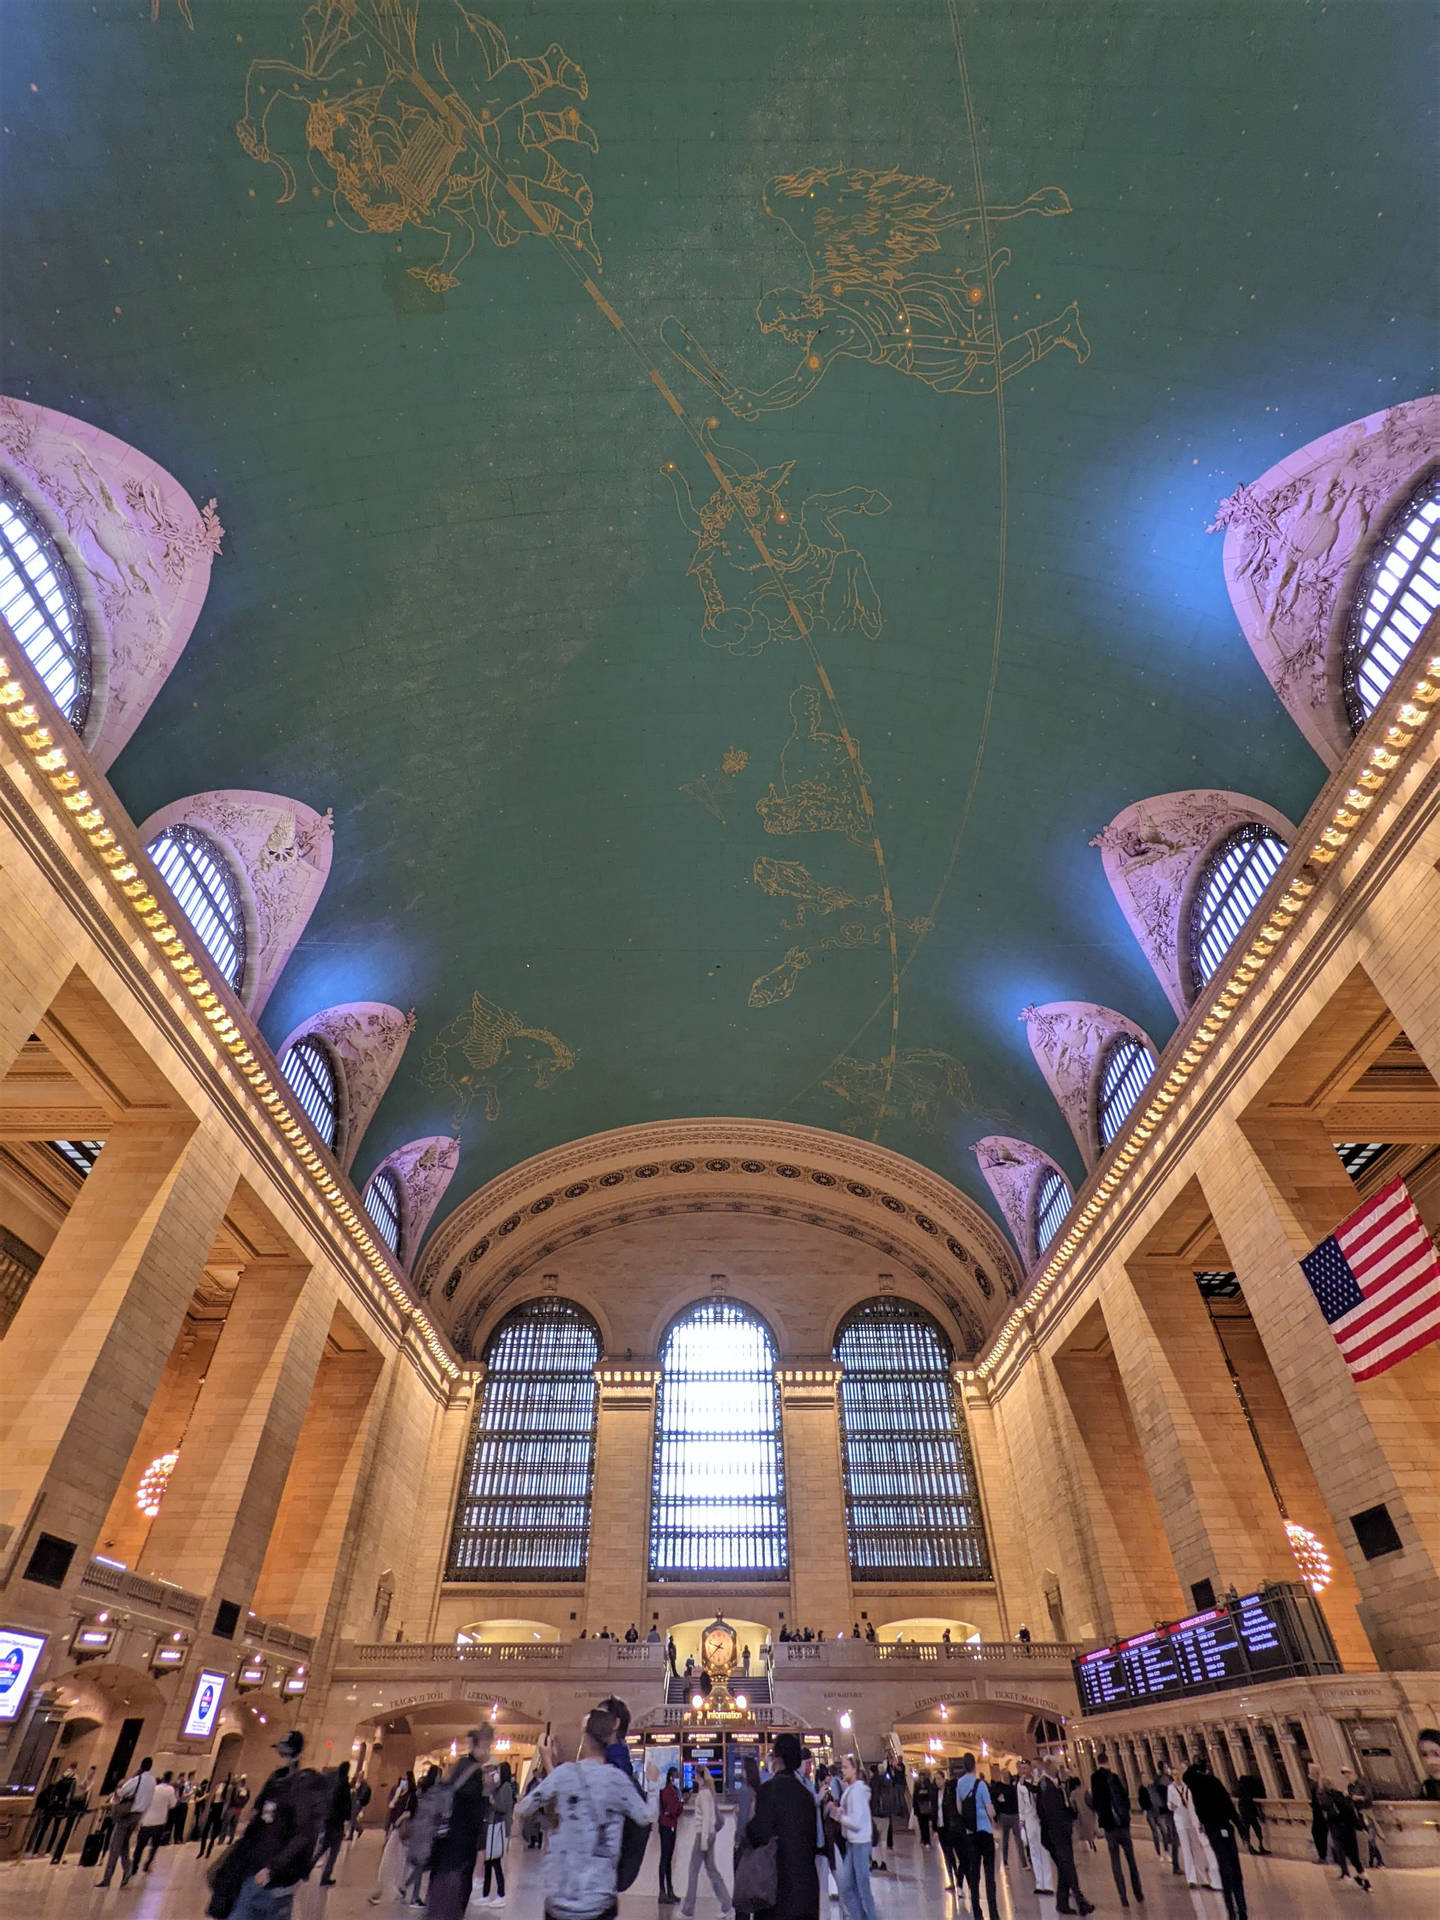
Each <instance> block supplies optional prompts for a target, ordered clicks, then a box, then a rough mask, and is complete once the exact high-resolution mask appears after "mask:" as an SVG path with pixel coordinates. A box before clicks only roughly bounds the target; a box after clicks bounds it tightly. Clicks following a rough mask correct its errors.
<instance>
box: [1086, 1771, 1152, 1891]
mask: <svg viewBox="0 0 1440 1920" xmlns="http://www.w3.org/2000/svg"><path fill="white" fill-rule="evenodd" d="M1090 1804H1091V1806H1092V1807H1093V1808H1094V1809H1095V1818H1096V1819H1097V1820H1098V1821H1099V1822H1100V1831H1101V1832H1102V1833H1103V1834H1104V1836H1105V1845H1106V1848H1107V1849H1108V1851H1109V1854H1110V1871H1111V1873H1113V1874H1114V1876H1115V1891H1116V1892H1117V1893H1118V1894H1119V1896H1120V1904H1121V1906H1122V1907H1128V1906H1129V1904H1130V1902H1129V1901H1128V1900H1127V1899H1126V1897H1125V1877H1124V1874H1123V1872H1122V1871H1121V1858H1120V1856H1121V1855H1122V1854H1123V1855H1124V1856H1125V1858H1126V1859H1127V1860H1128V1861H1129V1862H1130V1885H1131V1887H1132V1888H1133V1889H1134V1893H1135V1898H1136V1900H1137V1901H1138V1902H1140V1903H1142V1904H1143V1902H1144V1899H1145V1892H1144V1889H1143V1888H1142V1887H1141V1885H1140V1869H1139V1868H1138V1867H1137V1866H1136V1864H1135V1847H1134V1844H1133V1842H1132V1841H1131V1839H1130V1789H1129V1788H1128V1787H1127V1786H1126V1784H1125V1782H1124V1780H1122V1779H1121V1777H1120V1775H1119V1774H1118V1773H1116V1772H1115V1771H1114V1770H1113V1769H1112V1768H1110V1767H1106V1766H1099V1767H1096V1769H1095V1771H1094V1772H1093V1773H1092V1774H1091V1776H1090Z"/></svg>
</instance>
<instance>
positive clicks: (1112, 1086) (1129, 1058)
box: [1095, 1033, 1158, 1147]
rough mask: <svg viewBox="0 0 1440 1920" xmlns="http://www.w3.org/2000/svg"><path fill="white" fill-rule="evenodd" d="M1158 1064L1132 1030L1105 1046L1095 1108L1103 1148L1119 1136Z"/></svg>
mask: <svg viewBox="0 0 1440 1920" xmlns="http://www.w3.org/2000/svg"><path fill="white" fill-rule="evenodd" d="M1157 1065H1158V1062H1157V1061H1156V1058H1155V1055H1154V1054H1153V1053H1152V1052H1151V1051H1150V1049H1149V1047H1147V1046H1146V1044H1145V1042H1144V1041H1143V1040H1137V1039H1136V1038H1135V1036H1134V1034H1132V1033H1122V1034H1121V1035H1119V1037H1118V1038H1117V1039H1115V1040H1112V1041H1111V1043H1110V1045H1109V1046H1108V1047H1107V1048H1106V1049H1105V1053H1104V1055H1103V1057H1102V1059H1101V1063H1100V1099H1099V1103H1098V1105H1097V1107H1096V1110H1095V1124H1096V1126H1097V1128H1098V1129H1099V1133H1100V1145H1101V1146H1102V1147H1108V1146H1109V1145H1110V1144H1111V1142H1112V1141H1114V1140H1117V1139H1118V1138H1119V1137H1120V1129H1121V1128H1122V1127H1123V1126H1124V1124H1125V1122H1126V1120H1127V1119H1128V1118H1129V1116H1130V1114H1131V1112H1132V1111H1133V1109H1134V1106H1135V1103H1136V1101H1137V1100H1138V1099H1139V1098H1140V1096H1141V1094H1142V1093H1143V1092H1144V1091H1145V1089H1146V1087H1147V1086H1148V1085H1149V1084H1150V1078H1151V1075H1152V1074H1153V1073H1154V1071H1155V1068H1156V1066H1157Z"/></svg>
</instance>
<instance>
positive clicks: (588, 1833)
mask: <svg viewBox="0 0 1440 1920" xmlns="http://www.w3.org/2000/svg"><path fill="white" fill-rule="evenodd" d="M616 1726H617V1722H616V1719H615V1716H614V1714H613V1713H606V1712H604V1711H603V1710H602V1709H601V1708H599V1707H597V1708H596V1709H595V1710H594V1712H593V1713H590V1714H587V1715H586V1718H585V1723H584V1726H583V1728H582V1730H581V1735H580V1750H579V1753H578V1754H577V1756H576V1758H575V1759H574V1760H565V1761H562V1760H561V1758H560V1754H559V1748H558V1746H557V1745H556V1742H555V1740H554V1739H553V1737H552V1738H550V1739H545V1740H542V1741H541V1742H540V1745H539V1748H538V1749H537V1756H538V1758H539V1760H540V1762H541V1764H542V1765H543V1766H544V1768H545V1769H546V1771H545V1774H544V1777H543V1778H541V1779H539V1780H536V1781H534V1782H532V1784H531V1786H530V1788H529V1790H528V1791H527V1793H526V1795H525V1798H524V1800H523V1801H522V1802H521V1806H522V1809H523V1810H524V1811H526V1812H530V1811H532V1810H533V1811H535V1812H537V1813H543V1812H547V1811H548V1812H553V1814H554V1816H555V1827H554V1830H553V1831H552V1832H551V1834H550V1838H549V1842H548V1844H547V1846H546V1849H545V1867H544V1885H545V1920H615V1916H616V1914H617V1913H618V1912H619V1910H620V1909H619V1903H618V1900H617V1898H616V1891H615V1889H616V1878H617V1875H618V1872H619V1867H620V1846H621V1839H622V1836H623V1832H624V1827H625V1822H626V1821H627V1820H633V1821H635V1822H637V1823H638V1824H639V1825H641V1826H646V1827H648V1826H649V1825H650V1823H651V1820H652V1819H653V1818H654V1816H653V1815H652V1813H651V1811H650V1808H649V1805H648V1804H647V1802H646V1800H645V1796H644V1795H643V1794H642V1793H641V1792H640V1789H639V1788H638V1787H637V1786H636V1785H635V1782H634V1781H633V1780H631V1779H630V1778H629V1777H628V1776H627V1775H626V1774H624V1773H622V1772H621V1771H620V1769H619V1768H618V1767H611V1766H607V1765H606V1763H605V1754H606V1751H607V1750H608V1748H609V1747H611V1746H612V1745H613V1744H614V1741H615V1733H616Z"/></svg>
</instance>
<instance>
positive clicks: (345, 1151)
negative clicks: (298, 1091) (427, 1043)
mask: <svg viewBox="0 0 1440 1920" xmlns="http://www.w3.org/2000/svg"><path fill="white" fill-rule="evenodd" d="M414 1031H415V1015H414V1013H413V1012H410V1013H402V1012H401V1011H400V1009H399V1007H387V1006H385V1005H384V1004H383V1002H381V1001H378V1000H351V1001H348V1002H347V1003H346V1004H345V1005H343V1006H339V1007H325V1008H324V1009H323V1010H322V1011H321V1012H319V1013H316V1014H312V1015H311V1016H310V1018H309V1019H308V1020H302V1021H301V1022H300V1024H299V1026H297V1027H296V1029H295V1031H294V1032H293V1033H291V1034H287V1035H286V1037H285V1041H284V1044H283V1045H282V1046H281V1047H280V1049H279V1052H278V1053H277V1054H276V1058H277V1059H279V1058H280V1057H281V1056H282V1055H283V1054H284V1052H285V1049H286V1047H289V1046H291V1045H293V1043H294V1042H295V1041H296V1040H300V1039H303V1038H304V1036H305V1035H306V1034H307V1033H318V1034H319V1036H320V1038H321V1039H322V1040H323V1041H324V1042H325V1044H326V1045H327V1046H328V1047H329V1049H330V1051H331V1052H332V1053H333V1054H334V1056H335V1058H336V1059H337V1060H338V1061H339V1063H340V1073H341V1077H342V1080H343V1082H344V1099H343V1108H342V1114H341V1126H340V1129H339V1134H338V1139H339V1145H338V1146H337V1148H336V1150H335V1158H336V1159H337V1160H338V1161H339V1162H340V1165H341V1166H342V1167H347V1168H348V1167H349V1166H350V1164H351V1162H352V1161H353V1160H354V1158H355V1152H356V1149H357V1148H358V1147H359V1145H360V1142H361V1140H362V1139H363V1138H364V1134H365V1129H366V1128H367V1127H368V1126H369V1124H370V1122H371V1120H372V1119H373V1118H374V1117H375V1109H376V1108H377V1107H378V1106H379V1104H380V1100H381V1097H382V1095H383V1094H384V1092H385V1089H386V1088H387V1087H388V1086H389V1084H390V1081H391V1078H392V1077H393V1075H394V1072H395V1069H396V1068H397V1067H398V1066H399V1064H400V1056H401V1054H402V1053H404V1051H405V1043H406V1041H407V1040H408V1039H409V1038H410V1036H411V1034H412V1033H413V1032H414Z"/></svg>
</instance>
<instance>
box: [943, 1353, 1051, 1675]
mask: <svg viewBox="0 0 1440 1920" xmlns="http://www.w3.org/2000/svg"><path fill="white" fill-rule="evenodd" d="M952 1384H953V1388H954V1393H955V1398H956V1401H957V1403H958V1404H959V1406H960V1408H961V1410H962V1413H963V1417H964V1420H965V1428H966V1431H967V1433H968V1434H969V1436H970V1458H971V1461H972V1464H973V1466H974V1469H975V1493H976V1498H977V1500H978V1502H979V1506H980V1513H981V1516H982V1518H983V1520H984V1523H985V1539H986V1543H987V1545H988V1547H989V1550H990V1578H991V1579H992V1580H993V1581H994V1582H995V1602H996V1607H997V1610H998V1613H999V1620H1000V1638H1001V1639H1002V1640H1008V1639H1009V1638H1010V1633H1011V1615H1012V1614H1013V1615H1014V1617H1015V1619H1016V1620H1017V1621H1019V1620H1024V1619H1026V1618H1027V1617H1028V1616H1029V1615H1030V1614H1032V1613H1037V1612H1038V1611H1039V1609H1038V1608H1037V1607H1034V1606H1032V1605H1031V1604H1030V1598H1031V1596H1032V1595H1033V1594H1034V1591H1035V1584H1034V1572H1033V1568H1032V1565H1031V1559H1030V1553H1029V1549H1028V1546H1027V1544H1026V1540H1025V1522H1024V1513H1023V1510H1022V1508H1021V1505H1020V1501H1019V1499H1018V1498H1017V1497H1016V1492H1015V1479H1014V1475H1013V1474H1012V1472H1011V1470H1010V1457H1009V1454H1008V1453H1007V1451H1006V1449H1005V1445H1004V1442H1003V1440H1002V1438H1001V1436H1000V1434H999V1433H998V1432H997V1431H996V1426H995V1411H994V1409H993V1408H992V1407H991V1405H990V1397H989V1394H988V1393H987V1392H986V1389H985V1382H984V1381H983V1380H982V1379H981V1378H980V1376H979V1375H978V1374H977V1373H976V1372H975V1370H974V1369H973V1367H965V1366H957V1367H955V1368H953V1369H952Z"/></svg>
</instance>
